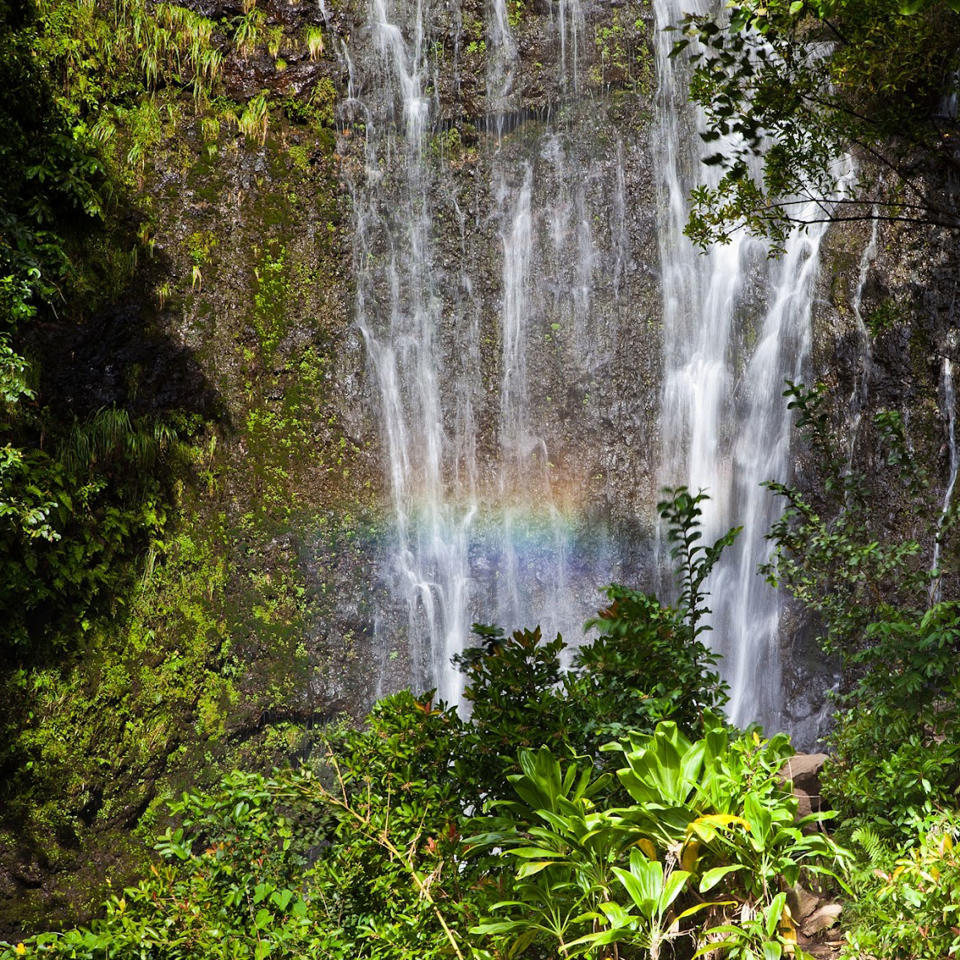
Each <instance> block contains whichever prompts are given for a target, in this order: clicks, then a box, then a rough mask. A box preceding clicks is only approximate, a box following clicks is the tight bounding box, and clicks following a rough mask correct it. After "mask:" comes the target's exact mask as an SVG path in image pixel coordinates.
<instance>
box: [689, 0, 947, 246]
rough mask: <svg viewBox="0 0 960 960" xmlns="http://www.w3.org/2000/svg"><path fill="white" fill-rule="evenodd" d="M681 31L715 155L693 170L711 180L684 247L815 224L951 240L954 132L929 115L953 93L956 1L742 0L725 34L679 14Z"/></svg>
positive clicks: (714, 24)
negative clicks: (703, 170)
mask: <svg viewBox="0 0 960 960" xmlns="http://www.w3.org/2000/svg"><path fill="white" fill-rule="evenodd" d="M682 31H683V33H682V36H681V39H680V40H679V41H678V43H677V45H676V52H677V53H679V52H680V51H681V50H686V51H687V53H688V54H689V55H690V57H691V59H692V61H693V64H694V72H693V78H692V81H691V87H690V89H691V97H692V99H693V100H695V101H696V102H697V103H698V104H699V105H700V106H701V107H702V108H703V110H704V112H705V114H706V117H707V131H706V132H705V133H704V134H703V139H704V140H705V142H706V143H708V144H710V145H711V147H712V149H713V150H714V152H713V153H711V154H708V155H707V156H706V157H705V159H704V162H705V163H706V164H708V165H713V166H717V167H718V168H719V169H720V170H721V178H720V180H719V183H718V184H717V185H716V186H709V185H702V186H700V187H698V188H697V189H696V190H695V191H694V192H693V202H694V209H693V214H692V216H691V220H690V224H689V227H688V233H689V234H690V236H691V237H692V238H693V239H694V241H695V242H697V243H698V244H701V245H704V246H705V245H707V244H709V243H710V242H713V241H720V242H728V241H729V239H730V237H731V234H732V233H733V232H734V231H736V230H738V229H741V228H746V229H747V230H749V231H750V232H752V233H755V234H761V235H769V236H772V237H773V238H774V239H775V240H776V241H779V242H782V241H783V240H784V239H785V238H786V236H787V234H788V233H789V232H790V230H791V229H792V228H793V226H794V225H795V224H797V223H810V222H817V221H820V220H822V219H823V218H826V219H828V220H832V221H839V220H848V219H871V218H874V217H879V218H882V219H893V220H901V221H905V222H920V223H936V224H941V225H944V226H947V227H950V228H952V229H956V227H957V224H958V219H957V211H956V208H955V206H954V203H953V201H952V199H951V196H950V192H949V178H950V171H951V170H952V168H953V167H954V165H955V163H956V148H955V146H954V142H953V140H954V129H955V121H954V120H952V119H951V118H949V117H945V116H942V115H941V114H942V108H941V104H942V102H943V98H944V97H947V96H949V95H950V93H952V92H955V86H956V79H955V78H956V70H957V67H958V49H960V47H958V43H957V39H958V36H960V7H958V5H957V3H956V0H935V2H934V0H930V2H924V3H920V2H914V3H909V2H908V3H904V2H901V0H829V2H819V0H812V2H797V0H771V2H764V3H761V2H759V0H745V2H742V3H740V4H739V5H738V6H736V7H734V8H733V11H732V14H731V15H730V17H729V19H728V21H727V22H726V23H723V22H721V21H719V20H718V19H715V18H714V17H713V16H711V15H702V14H696V15H690V16H688V17H687V18H686V19H685V21H684V23H683V25H682ZM851 149H852V150H853V151H854V152H855V153H856V155H857V157H858V160H859V161H860V165H859V170H858V174H857V177H858V182H857V184H856V185H855V186H854V188H853V189H851V188H850V186H849V185H848V187H847V189H846V191H845V192H844V193H843V194H841V193H840V191H839V189H838V187H837V172H836V169H835V160H836V158H838V157H840V156H842V155H843V154H844V153H845V152H847V151H848V150H851ZM755 161H759V164H758V165H759V173H756V172H754V171H755V169H756V167H755V166H754V164H755ZM811 200H816V201H819V204H818V206H817V212H816V213H814V214H810V213H809V212H808V213H807V214H804V213H803V207H804V205H805V204H808V203H809V202H810V201H811Z"/></svg>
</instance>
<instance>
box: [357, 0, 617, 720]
mask: <svg viewBox="0 0 960 960" xmlns="http://www.w3.org/2000/svg"><path fill="white" fill-rule="evenodd" d="M369 9H370V19H369V22H368V25H367V28H368V32H367V35H366V36H365V38H364V42H366V43H368V44H369V48H370V50H369V51H368V50H365V51H364V53H362V54H353V55H351V54H350V52H349V51H344V60H345V62H346V63H348V65H349V66H350V94H351V96H350V98H349V100H348V103H347V104H345V107H344V116H343V117H342V120H343V122H344V124H345V126H346V125H347V123H349V120H350V118H351V117H352V118H356V119H357V120H359V121H360V122H362V123H363V128H364V129H363V133H364V154H363V156H364V161H363V165H362V166H363V169H362V170H355V171H353V175H352V176H351V187H352V194H353V203H354V210H355V216H356V247H355V249H356V253H355V271H356V278H357V294H356V310H357V321H358V325H359V327H360V330H361V331H362V334H363V337H364V342H365V344H366V347H367V353H368V364H369V372H370V379H371V384H372V386H373V387H374V390H373V393H374V398H375V402H376V407H377V415H378V418H379V420H380V424H381V431H382V436H383V447H384V455H385V460H386V467H387V470H386V476H387V481H388V486H389V492H390V496H391V501H392V507H393V529H392V531H391V543H390V545H389V547H388V551H387V552H388V558H387V559H386V562H385V570H384V571H383V573H384V577H383V579H384V580H385V583H386V587H387V591H388V593H389V595H390V596H391V597H392V598H393V599H392V606H389V605H388V606H387V607H384V608H382V609H381V610H380V612H379V613H378V615H377V620H376V624H377V626H376V629H377V634H378V641H379V643H380V651H381V652H380V654H379V656H380V664H381V680H380V682H379V684H378V686H377V692H378V693H384V692H387V690H388V689H390V688H395V687H396V686H398V685H402V684H410V685H412V686H414V687H416V688H421V689H423V688H427V687H431V686H435V687H436V688H437V690H438V696H440V697H441V698H443V699H444V700H446V701H447V702H452V703H456V702H458V700H459V698H460V695H461V691H462V679H461V677H460V675H459V674H458V673H457V672H456V671H455V670H454V669H453V668H452V667H451V665H450V658H451V656H452V655H454V654H456V653H458V652H460V651H461V650H462V649H463V648H464V647H465V646H466V645H467V643H468V640H469V630H470V624H471V623H472V621H474V620H482V621H484V622H489V621H494V622H496V623H498V624H499V625H501V626H503V627H504V628H506V629H508V630H512V629H515V628H517V627H522V626H529V627H532V626H535V625H537V624H540V625H541V626H542V628H543V631H544V633H545V634H547V635H550V634H553V633H555V632H562V633H563V634H564V635H565V636H566V637H567V638H568V639H570V640H572V641H574V642H576V641H577V640H578V639H579V637H580V636H582V624H583V622H584V620H585V619H586V618H587V617H588V616H589V615H590V614H591V613H592V612H593V611H595V610H596V605H597V588H598V587H599V586H600V585H601V584H603V583H604V582H607V581H609V580H610V579H613V576H612V571H613V569H614V566H615V563H616V561H615V558H614V557H613V556H612V554H611V552H610V551H609V550H608V549H607V546H606V544H607V540H606V537H605V534H604V532H603V528H602V525H600V526H597V525H596V524H594V525H593V526H592V527H591V528H590V529H589V530H588V531H587V534H588V536H587V539H588V540H589V541H590V542H589V543H588V544H587V545H586V546H584V545H583V543H581V544H579V545H577V544H575V540H576V538H577V537H578V536H581V535H582V534H583V527H584V523H583V522H582V521H581V520H580V519H578V517H577V516H574V512H575V510H576V509H577V503H576V501H577V499H578V498H579V497H580V496H581V494H580V493H579V492H578V491H580V490H581V488H582V485H583V484H582V481H583V478H582V477H580V476H579V475H578V474H577V471H578V470H580V471H581V472H583V471H586V469H587V465H585V464H577V463H574V464H573V466H572V467H571V468H570V470H569V471H566V472H565V471H563V470H562V469H561V466H560V465H559V464H558V463H557V462H554V460H555V459H556V457H554V458H553V459H552V454H553V451H552V450H551V447H550V443H549V442H548V440H547V439H546V437H547V434H548V433H549V432H551V431H552V435H554V436H556V435H557V429H558V427H557V423H556V421H555V414H554V413H553V408H554V407H555V406H556V404H557V399H559V398H557V399H554V398H553V397H551V396H543V394H544V390H543V384H542V382H541V381H542V377H543V357H542V356H541V355H537V351H542V350H543V349H544V343H547V344H551V343H553V344H555V345H556V346H555V348H556V349H558V348H559V346H560V344H561V342H564V341H567V340H568V341H569V342H570V350H571V357H570V363H569V370H566V371H564V372H565V374H566V376H565V377H564V384H563V388H564V389H565V390H566V389H569V385H570V382H573V383H575V382H577V380H578V379H588V380H589V379H590V378H591V377H595V376H596V370H597V369H599V367H601V366H602V365H603V364H606V363H609V362H610V356H612V355H613V353H614V350H615V343H613V341H612V334H611V333H610V330H609V329H607V328H605V327H604V326H603V324H602V323H601V321H600V320H599V319H598V318H597V316H594V315H592V313H591V304H592V301H593V299H594V298H595V297H596V296H597V291H598V289H600V290H605V291H609V286H610V284H611V278H610V275H611V274H613V273H616V279H615V280H614V281H613V286H614V287H616V288H617V289H619V288H620V287H622V286H624V284H625V276H626V275H627V273H628V269H629V249H628V248H629V241H628V238H627V237H626V236H625V234H626V229H627V228H626V216H625V209H626V205H625V199H624V193H625V187H624V183H623V157H622V148H620V153H619V154H618V156H619V161H618V164H617V166H616V170H617V171H619V173H618V178H617V179H616V182H615V183H614V184H612V185H611V184H608V183H607V181H606V179H605V178H604V177H603V176H602V175H600V174H599V173H598V172H596V171H594V169H593V167H592V166H591V165H592V164H593V163H594V160H593V159H592V157H591V155H590V153H589V151H586V150H583V149H581V145H582V144H583V143H588V144H590V145H591V148H592V145H593V144H594V143H595V136H594V134H593V132H592V130H587V131H585V132H582V133H578V131H577V129H576V128H575V127H574V128H573V132H572V133H571V132H570V131H569V130H561V129H560V128H558V127H556V126H555V125H553V124H551V123H550V122H549V121H537V122H536V124H534V125H533V129H531V130H530V131H528V132H523V131H519V132H514V128H513V126H511V132H510V134H509V135H508V134H506V133H505V132H504V129H505V124H504V117H505V116H506V115H507V111H508V110H510V109H511V104H512V100H513V92H512V82H513V76H514V72H515V69H516V66H517V64H516V56H517V49H516V44H515V42H514V39H513V37H512V35H511V31H510V25H509V17H508V13H507V8H506V5H505V4H504V2H503V0H495V2H493V3H492V4H491V5H490V6H489V7H488V23H487V30H486V37H487V40H488V43H489V53H490V55H489V59H488V63H487V71H486V82H487V106H488V113H487V115H486V119H485V128H486V129H487V130H491V131H493V135H491V136H489V137H488V138H487V140H486V141H485V150H486V152H485V154H484V164H483V165H482V166H479V167H478V170H481V171H483V172H484V173H485V175H486V182H485V184H477V190H478V191H480V192H482V193H483V194H485V195H486V196H488V197H489V206H488V207H487V209H486V211H484V212H482V213H481V211H480V209H479V208H476V209H475V210H474V211H473V212H472V213H469V214H468V213H465V212H464V210H463V209H462V207H461V206H460V200H459V199H458V196H462V195H460V194H459V193H458V189H457V186H456V184H455V182H454V181H453V179H452V178H451V175H450V173H449V171H448V168H447V167H445V166H444V164H443V162H442V157H439V156H438V151H437V146H436V144H437V138H436V127H435V126H433V119H434V118H433V111H434V110H436V109H437V102H435V101H433V100H431V99H430V98H429V97H428V96H427V94H426V92H425V91H426V90H427V89H428V86H429V85H430V84H431V83H432V84H433V85H434V86H436V76H435V74H431V72H430V67H429V65H428V59H429V55H428V51H429V49H430V48H431V45H432V44H433V40H432V34H431V29H432V27H431V18H432V17H433V16H434V15H435V11H433V10H432V9H431V4H430V0H416V2H409V0H392V3H391V2H389V0H372V3H371V6H370V8H369ZM557 17H558V20H557V23H556V29H557V37H558V41H557V42H558V46H559V55H558V58H557V60H558V64H559V67H558V68H559V69H560V70H561V72H562V73H563V77H564V79H563V82H562V83H558V86H559V87H560V88H562V89H564V90H570V91H575V90H576V89H577V86H578V67H577V60H578V57H579V52H578V47H579V37H580V35H581V32H582V11H581V9H580V6H579V3H578V2H577V0H565V2H564V3H562V4H561V5H560V8H559V9H558V11H557ZM371 52H372V54H375V56H371ZM587 116H588V117H589V114H587ZM592 119H593V118H591V120H592ZM508 140H509V143H508V142H507V141H508ZM346 169H347V170H348V171H349V170H350V167H349V165H347V166H346ZM610 193H613V194H614V195H613V196H611V195H610ZM617 198H618V199H617ZM611 204H613V205H614V206H617V207H618V209H619V211H620V213H619V228H618V231H612V232H611V238H610V241H609V245H610V246H611V247H612V248H614V249H615V251H616V252H615V254H613V255H611V256H610V258H609V263H610V268H609V269H606V270H598V269H597V264H598V263H599V262H601V261H602V260H603V256H602V254H601V252H600V251H598V249H597V245H596V238H595V236H594V232H593V230H592V229H591V220H597V219H598V216H597V211H599V210H606V209H609V208H610V206H611ZM451 213H452V217H451ZM451 219H452V220H454V221H455V222H456V223H457V224H458V226H459V237H458V245H459V249H457V250H454V251H451V248H450V243H451V238H450V231H449V228H448V226H447V224H449V222H450V220H451ZM471 230H475V231H481V233H482V232H483V231H486V235H491V234H492V237H497V238H498V239H499V245H498V247H494V246H491V247H490V249H489V250H488V251H485V252H484V256H482V257H479V258H478V257H476V255H475V254H474V255H471V253H470V249H471V237H470V236H469V234H470V231H471ZM614 233H615V235H614ZM492 237H491V239H492ZM497 288H498V289H497ZM478 291H483V293H478ZM607 295H608V296H609V292H608V293H607ZM614 299H615V297H614ZM617 309H619V303H618V304H617ZM493 337H496V338H497V339H498V341H499V349H498V351H497V352H496V353H493V352H492V351H491V349H490V346H489V344H490V341H491V340H492V339H493ZM532 362H533V364H534V368H531V363H532ZM491 364H495V366H496V368H497V378H498V380H499V390H498V391H497V393H496V394H494V392H493V390H492V389H491V386H492V385H491V384H490V382H489V379H485V377H484V369H485V368H487V369H489V368H490V366H491ZM538 377H539V378H540V379H539V380H538ZM534 387H536V388H537V390H538V393H537V395H536V396H534V395H533V389H534ZM493 396H496V398H497V402H496V403H493V404H492V403H491V399H492V397H493ZM582 403H583V404H584V405H587V404H589V403H590V398H589V396H585V397H584V399H583V401H582ZM491 407H493V409H492V410H491ZM491 413H492V416H491ZM571 502H573V506H571ZM578 524H579V526H578ZM400 611H405V614H403V615H402V616H404V617H405V623H402V624H401V623H400V622H399V621H400V616H399V615H398V614H400ZM400 634H403V635H404V636H405V637H406V638H407V648H406V651H405V653H403V656H402V659H403V660H404V661H405V667H406V669H405V672H404V671H403V670H399V672H398V669H393V676H392V678H391V679H384V672H385V671H386V670H387V667H388V665H389V663H390V662H392V661H394V660H395V659H401V658H400V657H399V651H398V648H397V642H396V641H397V639H398V635H400ZM391 648H392V649H391Z"/></svg>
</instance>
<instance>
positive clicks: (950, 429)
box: [930, 357, 960, 604]
mask: <svg viewBox="0 0 960 960" xmlns="http://www.w3.org/2000/svg"><path fill="white" fill-rule="evenodd" d="M941 382H942V384H943V407H944V412H945V413H946V415H947V446H948V450H949V452H950V473H949V476H948V478H947V487H946V490H944V493H943V504H942V506H941V508H940V517H939V519H938V521H937V535H936V537H935V538H934V542H933V562H932V563H931V565H930V571H931V573H933V574H934V577H935V579H934V580H933V581H932V582H931V584H930V603H931V604H934V603H939V602H940V597H941V593H942V577H941V575H940V548H941V541H942V533H943V524H944V522H945V521H946V519H947V516H948V514H949V513H950V506H951V502H952V500H953V490H954V487H955V486H956V485H957V473H958V472H960V451H958V450H957V422H956V421H957V394H956V390H955V388H954V384H953V361H952V360H950V359H949V358H948V357H944V358H943V366H942V372H941Z"/></svg>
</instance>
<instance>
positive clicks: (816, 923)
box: [800, 903, 843, 937]
mask: <svg viewBox="0 0 960 960" xmlns="http://www.w3.org/2000/svg"><path fill="white" fill-rule="evenodd" d="M842 912H843V907H841V906H840V904H839V903H826V904H824V905H823V906H822V907H820V909H819V910H816V911H815V912H814V913H812V914H811V915H810V916H809V917H808V918H807V919H806V920H805V921H804V922H803V925H802V926H801V928H800V931H801V932H802V933H803V935H804V936H805V937H812V936H813V935H814V934H816V933H821V932H822V931H824V930H829V929H830V927H832V926H833V925H834V924H835V923H836V922H837V921H838V920H839V919H840V914H841V913H842Z"/></svg>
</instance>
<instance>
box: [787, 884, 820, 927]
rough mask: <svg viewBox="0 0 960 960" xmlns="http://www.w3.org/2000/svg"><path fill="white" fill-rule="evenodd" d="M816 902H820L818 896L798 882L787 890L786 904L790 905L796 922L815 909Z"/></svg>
mask: <svg viewBox="0 0 960 960" xmlns="http://www.w3.org/2000/svg"><path fill="white" fill-rule="evenodd" d="M818 903H820V898H819V897H818V896H817V895H816V894H814V893H811V892H810V891H809V890H807V889H806V887H804V886H802V885H801V884H799V883H797V884H794V886H793V887H792V888H791V889H790V890H788V891H787V904H788V906H789V907H790V913H791V915H792V916H793V919H794V920H795V921H796V922H797V923H801V922H802V921H803V920H806V919H807V917H809V916H810V915H811V914H812V913H813V912H814V910H816V909H817V904H818Z"/></svg>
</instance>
